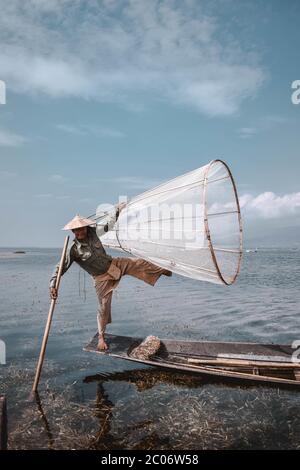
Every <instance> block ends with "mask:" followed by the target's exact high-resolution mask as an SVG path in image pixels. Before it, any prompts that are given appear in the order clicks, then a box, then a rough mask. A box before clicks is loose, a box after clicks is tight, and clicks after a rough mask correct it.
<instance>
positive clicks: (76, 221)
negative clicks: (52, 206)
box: [62, 214, 96, 230]
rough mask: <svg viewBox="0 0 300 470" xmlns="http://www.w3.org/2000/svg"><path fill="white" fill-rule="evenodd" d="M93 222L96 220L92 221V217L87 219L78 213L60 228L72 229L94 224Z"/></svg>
mask: <svg viewBox="0 0 300 470" xmlns="http://www.w3.org/2000/svg"><path fill="white" fill-rule="evenodd" d="M95 223H96V222H94V221H93V220H92V219H88V218H86V217H82V216H81V215H79V214H76V215H75V217H74V218H73V219H72V220H70V222H68V223H67V225H65V226H64V227H63V228H62V230H73V229H75V228H81V227H88V226H89V225H95Z"/></svg>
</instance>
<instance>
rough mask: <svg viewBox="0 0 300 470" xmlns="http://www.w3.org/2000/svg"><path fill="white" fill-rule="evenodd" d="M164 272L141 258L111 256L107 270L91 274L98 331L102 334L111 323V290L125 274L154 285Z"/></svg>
mask: <svg viewBox="0 0 300 470" xmlns="http://www.w3.org/2000/svg"><path fill="white" fill-rule="evenodd" d="M164 272H165V269H162V268H159V267H158V266H156V265H155V264H152V263H150V262H149V261H145V260H144V259H142V258H113V260H112V262H111V265H110V267H109V269H108V271H107V272H106V273H104V274H100V275H99V276H93V277H94V281H95V289H96V293H97V296H98V300H99V310H98V315H97V323H98V332H99V334H103V333H104V332H105V329H106V325H107V324H108V323H111V301H112V295H113V290H114V289H115V288H116V287H117V286H118V284H119V282H120V279H121V277H122V276H124V275H125V274H129V275H130V276H134V277H136V278H138V279H141V280H142V281H144V282H147V283H148V284H150V285H151V286H154V284H155V283H156V281H157V280H158V278H159V277H160V276H161V275H162V274H163V273H164Z"/></svg>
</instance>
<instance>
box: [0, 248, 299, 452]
mask: <svg viewBox="0 0 300 470" xmlns="http://www.w3.org/2000/svg"><path fill="white" fill-rule="evenodd" d="M18 249H20V248H18ZM25 251H26V254H23V255H22V254H18V255H17V254H13V249H11V248H10V249H9V248H1V249H0V280H1V282H0V299H1V303H0V339H2V340H4V341H5V343H6V347H7V364H6V365H5V366H4V365H0V379H1V383H0V392H5V393H6V395H7V399H8V408H9V409H8V412H9V435H10V438H9V445H10V448H24V449H38V448H58V449H60V448H68V449H80V448H96V449H116V448H118V449H120V448H121V449H132V448H141V449H151V448H155V449H259V448H272V449H285V448H300V393H299V391H298V392H297V391H287V390H282V389H278V388H276V387H273V388H270V387H267V386H240V385H233V384H229V383H226V382H222V381H217V382H216V381H215V382H213V381H208V380H207V379H203V378H201V377H193V376H187V375H184V374H177V375H176V374H173V373H168V372H162V371H160V370H159V369H154V368H149V367H144V366H137V365H136V364H135V365H134V364H131V363H128V362H125V361H121V360H118V359H112V358H109V357H102V356H98V355H93V354H88V353H85V352H83V351H82V347H83V346H84V344H85V343H87V342H88V341H89V339H90V338H91V337H92V336H93V335H94V333H95V331H96V311H97V302H96V296H95V292H94V288H93V284H92V281H91V278H90V277H89V276H88V275H85V276H84V275H83V272H82V271H81V272H80V271H79V267H78V266H77V265H75V266H72V267H71V269H70V271H69V272H68V273H67V274H66V275H65V276H64V277H63V279H62V283H61V288H60V295H59V300H58V302H57V307H56V310H55V314H54V319H53V325H52V328H51V335H50V338H49V343H48V348H47V355H46V361H45V364H44V368H43V373H42V379H41V384H40V401H39V402H38V403H35V402H34V403H30V402H28V401H27V398H28V394H29V391H30V387H31V385H32V381H33V377H34V369H35V365H36V360H37V357H38V354H39V348H40V343H41V338H42V335H43V331H44V327H45V322H46V317H47V313H48V308H49V293H48V282H49V277H50V274H51V272H52V270H53V266H54V265H55V263H56V262H57V259H58V258H59V254H60V253H59V250H56V249H40V248H31V249H28V248H25ZM113 254H114V255H115V256H119V254H116V253H113ZM299 272H300V249H296V248H295V249H264V250H263V249H261V250H260V251H258V252H257V253H245V256H244V260H243V265H242V272H241V275H240V277H239V278H238V281H237V282H236V284H235V285H233V286H230V287H223V286H215V285H213V284H208V283H201V282H198V281H194V280H190V279H186V278H182V277H179V276H176V275H174V276H173V277H172V278H165V277H164V278H161V279H160V280H159V281H158V282H157V284H156V286H155V287H154V288H153V287H151V286H148V285H146V284H144V283H142V282H141V281H138V280H135V279H133V278H130V277H129V276H128V277H127V276H126V277H125V278H123V279H122V282H121V283H120V286H119V287H118V289H117V290H116V291H115V293H114V299H113V323H112V324H111V325H110V326H109V328H108V331H109V332H111V333H114V334H122V335H132V336H146V335H148V334H155V335H157V336H159V337H160V338H178V339H191V340H201V339H203V340H207V339H211V340H224V341H257V342H270V343H272V342H274V343H287V344H291V343H292V341H294V340H297V339H300V291H299Z"/></svg>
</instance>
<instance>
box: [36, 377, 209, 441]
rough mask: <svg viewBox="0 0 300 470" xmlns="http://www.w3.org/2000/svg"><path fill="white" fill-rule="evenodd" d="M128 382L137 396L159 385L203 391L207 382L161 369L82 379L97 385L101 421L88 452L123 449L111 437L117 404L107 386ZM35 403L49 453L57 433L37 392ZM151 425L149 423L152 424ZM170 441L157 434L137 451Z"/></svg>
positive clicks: (97, 415) (132, 429)
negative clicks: (113, 383)
mask: <svg viewBox="0 0 300 470" xmlns="http://www.w3.org/2000/svg"><path fill="white" fill-rule="evenodd" d="M120 381H121V382H127V383H130V384H131V385H134V386H135V387H136V390H137V391H138V392H144V391H146V390H150V389H151V388H153V387H154V386H156V385H158V384H167V385H174V386H177V387H185V388H187V387H190V388H197V387H202V386H203V385H204V383H205V380H204V379H202V378H201V377H199V376H198V377H195V376H194V377H193V376H189V375H188V374H187V375H186V374H182V373H174V372H172V371H161V370H159V369H157V370H155V369H133V370H125V371H122V372H113V373H111V374H107V373H105V374H96V375H90V376H87V377H85V378H84V379H83V383H92V382H94V383H96V385H97V391H96V402H95V405H96V406H95V416H96V417H97V418H98V420H99V431H98V432H97V433H96V435H95V436H94V438H93V439H92V440H91V443H90V445H89V449H101V450H103V449H112V450H113V449H120V446H122V442H121V439H118V438H116V436H115V435H113V434H112V433H111V419H112V414H113V409H114V406H115V404H114V403H113V402H112V401H111V400H110V398H109V392H107V391H106V389H105V384H106V383H109V382H120ZM34 401H35V402H36V405H37V409H38V412H39V415H40V416H41V420H42V423H43V427H44V429H45V433H46V436H47V440H48V449H53V448H54V442H55V438H54V433H53V431H52V430H51V425H50V423H49V421H48V419H47V416H46V413H45V411H44V409H43V404H42V400H41V397H40V395H39V393H38V392H36V393H35V394H34ZM149 424H150V422H149ZM143 425H147V423H145V422H143V423H138V424H136V425H132V426H131V427H130V430H131V431H134V430H135V429H139V428H140V427H142V426H143ZM168 443H169V439H168V438H166V437H162V436H159V435H158V434H157V433H156V432H153V433H152V434H149V435H147V436H145V437H144V438H143V439H141V440H140V441H139V442H138V443H137V444H136V446H134V447H133V448H135V449H145V448H155V446H159V445H164V446H167V445H168Z"/></svg>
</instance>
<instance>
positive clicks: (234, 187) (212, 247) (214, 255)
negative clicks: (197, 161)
mask: <svg viewBox="0 0 300 470" xmlns="http://www.w3.org/2000/svg"><path fill="white" fill-rule="evenodd" d="M216 163H221V164H222V165H223V166H224V167H225V168H226V170H227V172H228V176H229V178H230V180H231V184H232V188H233V192H234V196H235V202H236V208H237V214H238V223H239V258H238V262H237V268H236V272H235V274H234V276H233V278H232V279H231V281H230V282H228V281H227V280H226V279H225V277H224V276H223V274H222V272H221V269H220V267H219V264H218V260H217V257H216V254H215V250H214V246H213V243H212V240H211V232H210V228H209V222H208V213H207V181H208V175H209V172H210V169H211V168H212V166H213V165H215V164H216ZM203 205H204V227H205V235H206V239H207V242H208V247H209V249H210V253H211V256H212V260H213V263H214V265H215V268H216V270H217V273H218V276H219V278H220V279H221V281H222V282H223V283H224V284H226V285H227V286H230V285H231V284H233V283H234V282H235V280H236V278H237V276H238V274H239V272H240V269H241V261H242V255H243V226H242V217H241V208H240V203H239V198H238V193H237V189H236V184H235V181H234V178H233V176H232V173H231V171H230V169H229V166H228V165H227V164H226V163H225V162H224V161H223V160H220V159H216V160H212V161H211V162H210V163H209V164H208V165H207V168H206V170H205V174H204V183H203Z"/></svg>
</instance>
